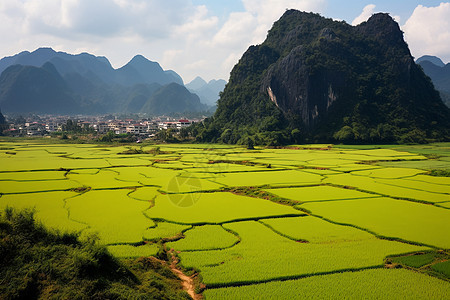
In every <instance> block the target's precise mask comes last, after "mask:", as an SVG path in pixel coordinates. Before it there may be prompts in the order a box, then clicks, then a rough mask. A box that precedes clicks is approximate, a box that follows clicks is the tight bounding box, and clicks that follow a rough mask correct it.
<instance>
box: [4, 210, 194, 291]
mask: <svg viewBox="0 0 450 300" xmlns="http://www.w3.org/2000/svg"><path fill="white" fill-rule="evenodd" d="M0 278H1V280H0V298H2V299H36V298H45V299H47V298H56V299H129V298H130V297H133V298H146V299H161V298H166V299H189V297H188V296H187V294H186V293H185V292H183V291H182V289H181V285H180V284H179V282H178V281H177V277H176V276H175V275H174V274H173V273H172V272H171V270H170V269H169V268H168V267H166V266H164V265H163V264H161V263H160V262H158V261H156V260H154V259H151V258H140V259H137V260H134V261H127V262H125V263H121V262H119V261H117V260H116V259H115V258H113V257H112V256H111V255H110V254H109V253H108V251H107V250H106V248H105V247H104V246H100V245H98V244H97V243H96V240H95V238H90V239H87V240H86V241H80V240H79V239H78V236H77V235H76V234H70V233H64V234H61V233H57V232H51V231H49V230H47V229H46V228H44V227H43V226H42V225H41V224H40V223H37V222H36V221H35V219H34V215H33V212H32V211H31V210H23V211H20V212H17V211H15V210H13V209H11V208H7V209H5V211H4V212H2V213H1V215H0Z"/></svg>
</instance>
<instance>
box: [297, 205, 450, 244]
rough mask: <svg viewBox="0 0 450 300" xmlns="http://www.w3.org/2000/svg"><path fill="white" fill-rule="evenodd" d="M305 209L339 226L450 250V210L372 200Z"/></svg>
mask: <svg viewBox="0 0 450 300" xmlns="http://www.w3.org/2000/svg"><path fill="white" fill-rule="evenodd" d="M301 207H302V208H304V209H307V210H308V211H311V212H312V213H313V214H314V215H318V216H321V217H324V218H327V219H330V220H332V221H335V222H338V223H345V224H351V225H354V226H357V227H361V228H365V229H368V230H371V231H373V232H375V233H377V234H379V235H382V236H386V237H390V238H399V239H403V240H407V241H412V242H417V243H423V244H427V245H432V246H435V247H439V248H444V249H447V248H450V235H447V234H443V233H445V232H450V223H449V222H448V220H449V219H450V210H447V209H442V208H438V207H434V206H432V205H424V204H421V203H415V202H409V201H402V200H394V199H390V198H382V197H381V198H371V199H365V200H364V199H363V200H348V201H331V202H326V203H324V202H316V203H305V204H302V205H301Z"/></svg>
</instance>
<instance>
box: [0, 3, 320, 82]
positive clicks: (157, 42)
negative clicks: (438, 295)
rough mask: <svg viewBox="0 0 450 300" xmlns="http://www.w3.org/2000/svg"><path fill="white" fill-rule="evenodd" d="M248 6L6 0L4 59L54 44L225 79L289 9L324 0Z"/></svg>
mask: <svg viewBox="0 0 450 300" xmlns="http://www.w3.org/2000/svg"><path fill="white" fill-rule="evenodd" d="M242 2H243V7H244V9H245V11H241V12H231V13H230V14H228V15H225V16H215V15H212V14H211V12H210V11H209V10H208V8H207V6H204V5H194V4H193V3H192V1H186V0H170V1H164V0H89V1H87V0H20V1H8V0H0V20H2V26H1V27H0V36H1V37H2V47H1V49H0V57H3V56H8V55H13V54H15V53H18V52H21V51H23V50H29V51H32V50H35V49H36V48H38V47H43V46H48V47H53V48H54V49H55V50H59V51H66V52H69V53H79V52H80V50H83V51H86V52H90V53H93V54H95V55H100V56H106V57H108V59H110V60H111V63H112V64H113V66H114V67H116V68H117V67H121V66H122V65H124V64H125V63H127V62H128V61H129V60H130V59H131V58H132V57H133V56H134V55H136V54H142V55H144V56H145V57H147V58H148V59H151V60H153V61H158V62H160V63H161V65H162V67H163V68H165V69H173V70H175V71H176V72H178V73H179V74H180V75H181V76H182V77H183V79H185V81H189V80H191V79H193V78H195V77H196V76H198V75H200V76H202V77H204V78H205V79H206V80H209V79H212V78H224V79H227V78H228V75H229V72H230V71H231V69H232V67H233V66H234V64H235V63H237V61H238V59H239V58H240V57H241V56H242V54H243V52H244V51H245V50H246V49H247V48H248V47H249V46H250V45H251V44H258V43H261V42H262V41H263V40H264V38H265V37H266V35H267V31H268V30H269V29H270V27H271V26H272V24H273V22H274V21H276V20H277V19H278V18H280V17H281V15H282V14H283V13H284V12H285V10H286V9H288V8H293V9H298V10H304V11H315V12H321V11H322V9H323V8H324V7H325V5H326V0H242Z"/></svg>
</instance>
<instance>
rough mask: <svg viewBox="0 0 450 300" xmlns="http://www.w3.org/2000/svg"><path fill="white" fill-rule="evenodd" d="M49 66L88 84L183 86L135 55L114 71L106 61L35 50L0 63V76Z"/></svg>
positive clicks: (174, 76)
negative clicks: (15, 69)
mask: <svg viewBox="0 0 450 300" xmlns="http://www.w3.org/2000/svg"><path fill="white" fill-rule="evenodd" d="M46 62H51V63H52V64H53V65H54V66H55V67H56V69H57V70H58V72H59V73H60V74H61V75H63V76H64V75H66V74H71V73H78V74H80V75H82V76H84V77H86V78H88V79H90V80H92V79H94V80H99V79H100V80H101V81H103V82H104V83H107V84H119V85H124V86H132V85H135V84H140V83H159V84H168V83H171V82H176V83H178V84H183V80H182V79H181V77H180V76H179V75H178V74H177V73H175V72H174V71H171V70H168V71H164V70H163V69H162V68H161V66H160V65H159V64H158V63H157V62H152V61H150V60H148V59H146V58H145V57H143V56H142V55H136V56H135V57H134V58H133V59H131V60H130V62H128V63H127V64H126V65H125V66H123V67H122V68H119V69H117V70H116V69H114V68H113V67H112V66H111V63H110V62H109V60H108V59H107V58H106V57H100V56H94V55H92V54H88V53H81V54H77V55H72V54H68V53H65V52H56V51H54V50H53V49H51V48H39V49H37V50H35V51H33V52H28V51H25V52H21V53H19V54H17V55H14V56H11V57H5V58H3V59H1V60H0V73H1V72H3V71H4V70H5V69H6V68H7V67H9V66H11V65H16V64H19V65H27V66H35V67H41V66H42V65H43V64H44V63H46Z"/></svg>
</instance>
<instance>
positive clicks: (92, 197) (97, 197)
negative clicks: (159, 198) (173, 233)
mask: <svg viewBox="0 0 450 300" xmlns="http://www.w3.org/2000/svg"><path fill="white" fill-rule="evenodd" d="M128 192H129V191H127V190H105V191H90V192H88V193H85V194H82V195H80V196H78V197H73V198H70V199H68V200H67V201H66V203H67V204H66V207H67V209H68V211H69V212H70V219H71V220H74V221H77V222H80V223H83V224H86V225H87V226H88V229H86V230H85V231H86V232H85V234H86V233H94V232H96V233H98V236H99V238H100V240H101V242H103V243H105V244H111V243H139V242H142V240H143V239H142V238H143V234H144V232H145V230H146V229H147V228H148V227H150V226H154V223H153V221H152V220H149V219H148V218H146V217H145V215H144V211H145V210H147V209H148V208H149V207H150V203H148V202H143V201H137V200H133V199H131V198H129V197H128V196H127V194H128Z"/></svg>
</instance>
